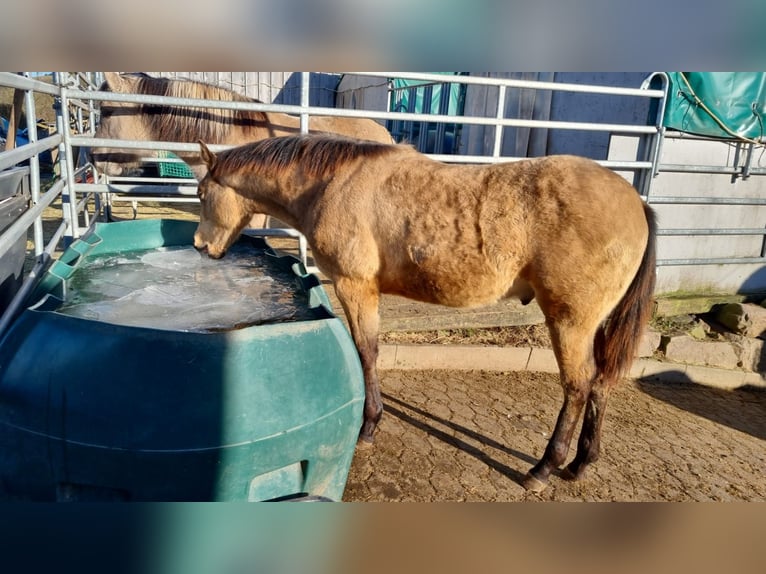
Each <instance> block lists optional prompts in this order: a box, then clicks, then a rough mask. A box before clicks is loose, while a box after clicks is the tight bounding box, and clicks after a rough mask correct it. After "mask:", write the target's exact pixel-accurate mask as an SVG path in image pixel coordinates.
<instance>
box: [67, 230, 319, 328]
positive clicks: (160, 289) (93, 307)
mask: <svg viewBox="0 0 766 574" xmlns="http://www.w3.org/2000/svg"><path fill="white" fill-rule="evenodd" d="M58 311H59V312H60V313H64V314H66V315H73V316H75V317H82V318H86V319H94V320H98V321H103V322H106V323H115V324H119V325H131V326H135V327H150V328H154V329H166V330H173V331H221V330H229V329H235V328H240V327H245V326H248V325H256V324H262V323H275V322H284V321H300V320H308V319H310V318H312V317H313V315H312V314H311V312H310V311H309V309H308V301H307V297H306V295H305V293H304V292H303V291H302V290H301V289H300V287H298V286H297V285H296V283H295V276H294V275H293V274H292V273H290V272H286V271H280V270H278V269H276V268H275V266H273V265H269V264H268V263H267V260H266V256H265V255H264V254H263V252H262V251H260V250H257V249H254V248H252V247H248V246H245V245H234V246H233V247H232V248H231V249H230V250H229V252H228V253H227V254H226V256H225V257H224V258H223V259H218V260H213V259H210V258H209V257H207V255H203V254H200V253H198V252H197V251H196V250H195V249H194V248H193V247H162V248H159V249H152V250H148V251H136V252H131V253H126V254H120V255H110V256H104V257H100V258H93V259H92V260H89V261H86V262H85V264H84V265H82V266H81V267H79V268H78V269H77V270H76V271H75V272H74V273H73V275H72V277H71V278H70V279H69V280H68V282H67V294H66V300H65V301H64V304H63V305H62V306H61V307H60V308H59V309H58Z"/></svg>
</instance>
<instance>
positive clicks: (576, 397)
mask: <svg viewBox="0 0 766 574" xmlns="http://www.w3.org/2000/svg"><path fill="white" fill-rule="evenodd" d="M547 323H548V328H549V330H550V332H551V340H552V343H553V350H554V352H555V354H556V360H557V361H558V364H559V372H560V376H561V385H562V387H563V389H564V403H563V405H562V407H561V410H560V411H559V415H558V418H557V420H556V426H555V428H554V431H553V434H552V435H551V438H550V440H549V441H548V445H547V446H546V448H545V452H544V454H543V456H542V458H541V459H540V461H539V462H538V463H537V464H536V465H535V466H534V467H533V468H532V469H531V470H530V471H529V472H528V473H527V475H526V476H525V477H524V480H523V482H522V485H523V486H524V488H526V489H527V490H530V491H533V492H540V491H542V490H543V489H544V488H545V487H546V485H547V483H548V477H549V476H550V474H551V472H553V471H554V470H556V469H558V468H559V467H561V465H563V464H564V461H565V460H566V458H567V455H568V454H569V445H570V443H571V442H572V437H573V436H574V431H575V429H576V427H577V422H578V420H579V418H580V413H581V412H582V408H583V406H584V405H585V402H586V400H587V398H588V396H589V394H590V391H591V386H592V385H593V381H594V377H595V374H596V367H595V363H594V360H593V338H594V334H595V328H585V327H583V326H582V323H579V324H578V322H576V321H567V322H566V323H557V322H556V321H554V320H551V319H548V320H547Z"/></svg>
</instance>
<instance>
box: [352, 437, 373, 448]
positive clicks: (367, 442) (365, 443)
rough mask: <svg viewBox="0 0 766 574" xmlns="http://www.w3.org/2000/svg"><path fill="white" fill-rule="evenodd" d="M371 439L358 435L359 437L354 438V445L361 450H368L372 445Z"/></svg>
mask: <svg viewBox="0 0 766 574" xmlns="http://www.w3.org/2000/svg"><path fill="white" fill-rule="evenodd" d="M373 444H374V442H373V440H372V437H371V436H370V437H367V436H362V435H359V438H358V439H356V447H357V448H359V449H362V450H369V449H371V448H372V447H373Z"/></svg>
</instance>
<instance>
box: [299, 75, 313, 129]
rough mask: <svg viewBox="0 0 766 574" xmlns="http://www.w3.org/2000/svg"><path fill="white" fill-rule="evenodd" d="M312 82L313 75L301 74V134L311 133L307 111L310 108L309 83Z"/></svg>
mask: <svg viewBox="0 0 766 574" xmlns="http://www.w3.org/2000/svg"><path fill="white" fill-rule="evenodd" d="M310 81H311V74H310V73H309V72H301V133H302V134H307V133H309V114H308V112H307V111H306V110H308V108H309V103H310V100H309V95H310V93H309V83H310Z"/></svg>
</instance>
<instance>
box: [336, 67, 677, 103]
mask: <svg viewBox="0 0 766 574" xmlns="http://www.w3.org/2000/svg"><path fill="white" fill-rule="evenodd" d="M345 73H346V74H357V75H360V76H382V77H385V78H400V79H402V80H424V81H428V82H435V83H446V82H455V83H461V84H477V85H484V86H507V87H509V88H532V89H537V90H554V91H563V92H581V93H588V94H606V95H613V96H638V97H648V98H661V97H663V95H664V94H663V92H662V90H648V89H647V90H644V89H641V88H614V87H610V86H590V85H586V84H565V83H557V82H537V81H534V80H514V79H509V78H477V77H475V76H459V75H454V76H445V75H440V74H426V73H412V72H345Z"/></svg>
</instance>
